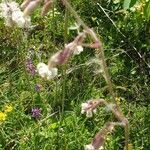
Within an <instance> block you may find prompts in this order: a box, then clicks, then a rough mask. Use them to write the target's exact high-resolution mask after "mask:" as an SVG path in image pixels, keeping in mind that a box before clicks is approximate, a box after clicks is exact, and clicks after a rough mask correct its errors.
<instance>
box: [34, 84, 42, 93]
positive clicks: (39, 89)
mask: <svg viewBox="0 0 150 150" xmlns="http://www.w3.org/2000/svg"><path fill="white" fill-rule="evenodd" d="M41 88H42V85H40V84H36V85H35V90H36V91H37V92H40V91H41Z"/></svg>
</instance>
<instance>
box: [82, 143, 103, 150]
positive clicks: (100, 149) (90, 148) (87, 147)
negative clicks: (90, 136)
mask: <svg viewBox="0 0 150 150" xmlns="http://www.w3.org/2000/svg"><path fill="white" fill-rule="evenodd" d="M84 148H85V150H103V149H104V147H103V146H101V147H100V148H98V149H95V148H94V146H93V145H92V144H89V145H85V146H84Z"/></svg>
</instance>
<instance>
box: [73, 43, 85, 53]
mask: <svg viewBox="0 0 150 150" xmlns="http://www.w3.org/2000/svg"><path fill="white" fill-rule="evenodd" d="M81 52H83V47H82V46H80V45H78V46H77V47H76V49H75V50H74V52H73V53H74V55H79V54H80V53H81Z"/></svg>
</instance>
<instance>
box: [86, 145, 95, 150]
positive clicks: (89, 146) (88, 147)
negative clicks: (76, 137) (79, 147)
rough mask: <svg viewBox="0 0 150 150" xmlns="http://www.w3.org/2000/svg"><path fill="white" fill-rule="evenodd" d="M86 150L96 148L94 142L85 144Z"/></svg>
mask: <svg viewBox="0 0 150 150" xmlns="http://www.w3.org/2000/svg"><path fill="white" fill-rule="evenodd" d="M85 150H94V147H93V146H92V144H89V145H85Z"/></svg>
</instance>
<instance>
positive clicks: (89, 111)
mask: <svg viewBox="0 0 150 150" xmlns="http://www.w3.org/2000/svg"><path fill="white" fill-rule="evenodd" d="M95 104H96V103H95V102H94V101H92V100H89V101H87V103H82V104H81V107H82V108H81V114H84V113H86V116H87V117H89V118H90V117H92V116H93V113H96V107H95Z"/></svg>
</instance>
